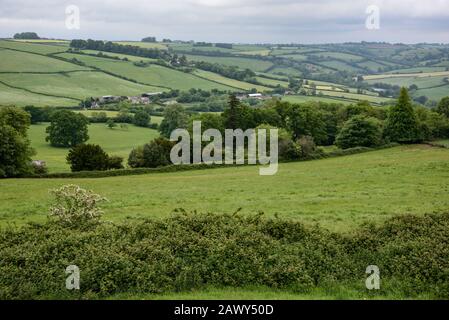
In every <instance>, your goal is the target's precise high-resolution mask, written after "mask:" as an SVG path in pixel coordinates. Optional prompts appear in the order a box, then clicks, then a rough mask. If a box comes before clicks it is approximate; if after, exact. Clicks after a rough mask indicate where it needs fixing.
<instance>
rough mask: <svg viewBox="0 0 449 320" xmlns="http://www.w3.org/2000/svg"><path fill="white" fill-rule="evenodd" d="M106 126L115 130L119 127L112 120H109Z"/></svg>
mask: <svg viewBox="0 0 449 320" xmlns="http://www.w3.org/2000/svg"><path fill="white" fill-rule="evenodd" d="M106 125H107V126H108V128H109V129H114V128H115V127H117V124H116V123H115V122H114V120H112V119H108V121H107V122H106Z"/></svg>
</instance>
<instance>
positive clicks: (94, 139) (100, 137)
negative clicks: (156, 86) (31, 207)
mask: <svg viewBox="0 0 449 320" xmlns="http://www.w3.org/2000/svg"><path fill="white" fill-rule="evenodd" d="M47 126H48V124H47V123H42V124H37V125H32V126H31V128H30V131H29V137H30V140H31V145H32V146H33V148H34V149H35V150H36V151H37V154H36V155H35V156H34V157H33V159H38V160H44V161H46V162H47V166H48V168H49V171H50V172H68V171H70V167H69V165H68V164H67V163H66V160H65V157H66V156H67V153H68V149H66V148H54V147H52V146H50V144H49V143H48V142H46V141H45V137H46V133H45V128H46V127H47ZM158 135H159V133H158V132H157V131H156V130H152V129H146V128H140V127H136V126H134V125H128V129H127V130H126V129H121V128H120V127H117V128H114V129H109V128H108V127H107V126H106V124H104V123H94V124H91V125H89V137H90V139H89V141H88V143H93V144H99V145H100V146H101V147H102V148H103V149H104V150H105V151H106V152H107V153H109V154H111V155H117V156H121V157H124V164H126V160H127V159H128V155H129V153H130V151H131V150H132V149H133V148H134V147H137V146H139V145H143V144H144V143H147V142H149V141H150V140H152V139H154V138H156V137H157V136H158Z"/></svg>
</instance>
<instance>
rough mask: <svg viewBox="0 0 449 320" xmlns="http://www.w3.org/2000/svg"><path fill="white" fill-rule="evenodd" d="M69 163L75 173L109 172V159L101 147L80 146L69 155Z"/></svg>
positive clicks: (92, 145)
mask: <svg viewBox="0 0 449 320" xmlns="http://www.w3.org/2000/svg"><path fill="white" fill-rule="evenodd" d="M67 162H68V163H69V164H70V168H71V170H72V171H73V172H76V171H94V170H99V171H101V170H107V169H108V167H109V157H108V155H107V154H106V152H104V151H103V149H102V148H101V147H100V146H99V145H94V144H80V145H77V146H76V147H74V148H72V149H71V150H70V151H69V154H68V155H67Z"/></svg>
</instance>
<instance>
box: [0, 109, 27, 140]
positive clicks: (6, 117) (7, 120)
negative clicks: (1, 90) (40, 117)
mask: <svg viewBox="0 0 449 320" xmlns="http://www.w3.org/2000/svg"><path fill="white" fill-rule="evenodd" d="M30 119H31V117H30V115H29V114H28V113H27V112H25V111H24V110H22V109H19V108H17V107H1V108H0V125H9V126H11V127H13V128H14V129H15V130H16V131H17V132H18V133H19V134H20V135H22V136H24V137H26V135H27V130H28V128H29V127H30V124H31V120H30Z"/></svg>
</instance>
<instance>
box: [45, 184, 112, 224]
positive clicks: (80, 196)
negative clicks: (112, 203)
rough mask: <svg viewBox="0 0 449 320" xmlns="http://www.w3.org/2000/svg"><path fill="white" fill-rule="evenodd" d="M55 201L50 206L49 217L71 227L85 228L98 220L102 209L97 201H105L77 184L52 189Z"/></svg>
mask: <svg viewBox="0 0 449 320" xmlns="http://www.w3.org/2000/svg"><path fill="white" fill-rule="evenodd" d="M51 193H52V194H53V195H54V196H55V203H54V204H53V205H52V206H51V207H50V213H49V216H50V217H55V218H56V220H57V222H58V223H60V224H61V225H63V226H67V227H71V228H85V227H87V226H94V225H97V224H98V223H99V222H100V218H101V215H102V214H103V211H102V210H101V209H100V208H99V207H98V203H99V202H101V201H106V198H103V197H101V196H100V195H98V194H95V193H93V192H92V191H87V190H85V189H82V188H80V187H79V186H77V185H66V186H63V187H61V188H59V189H55V190H52V191H51Z"/></svg>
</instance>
